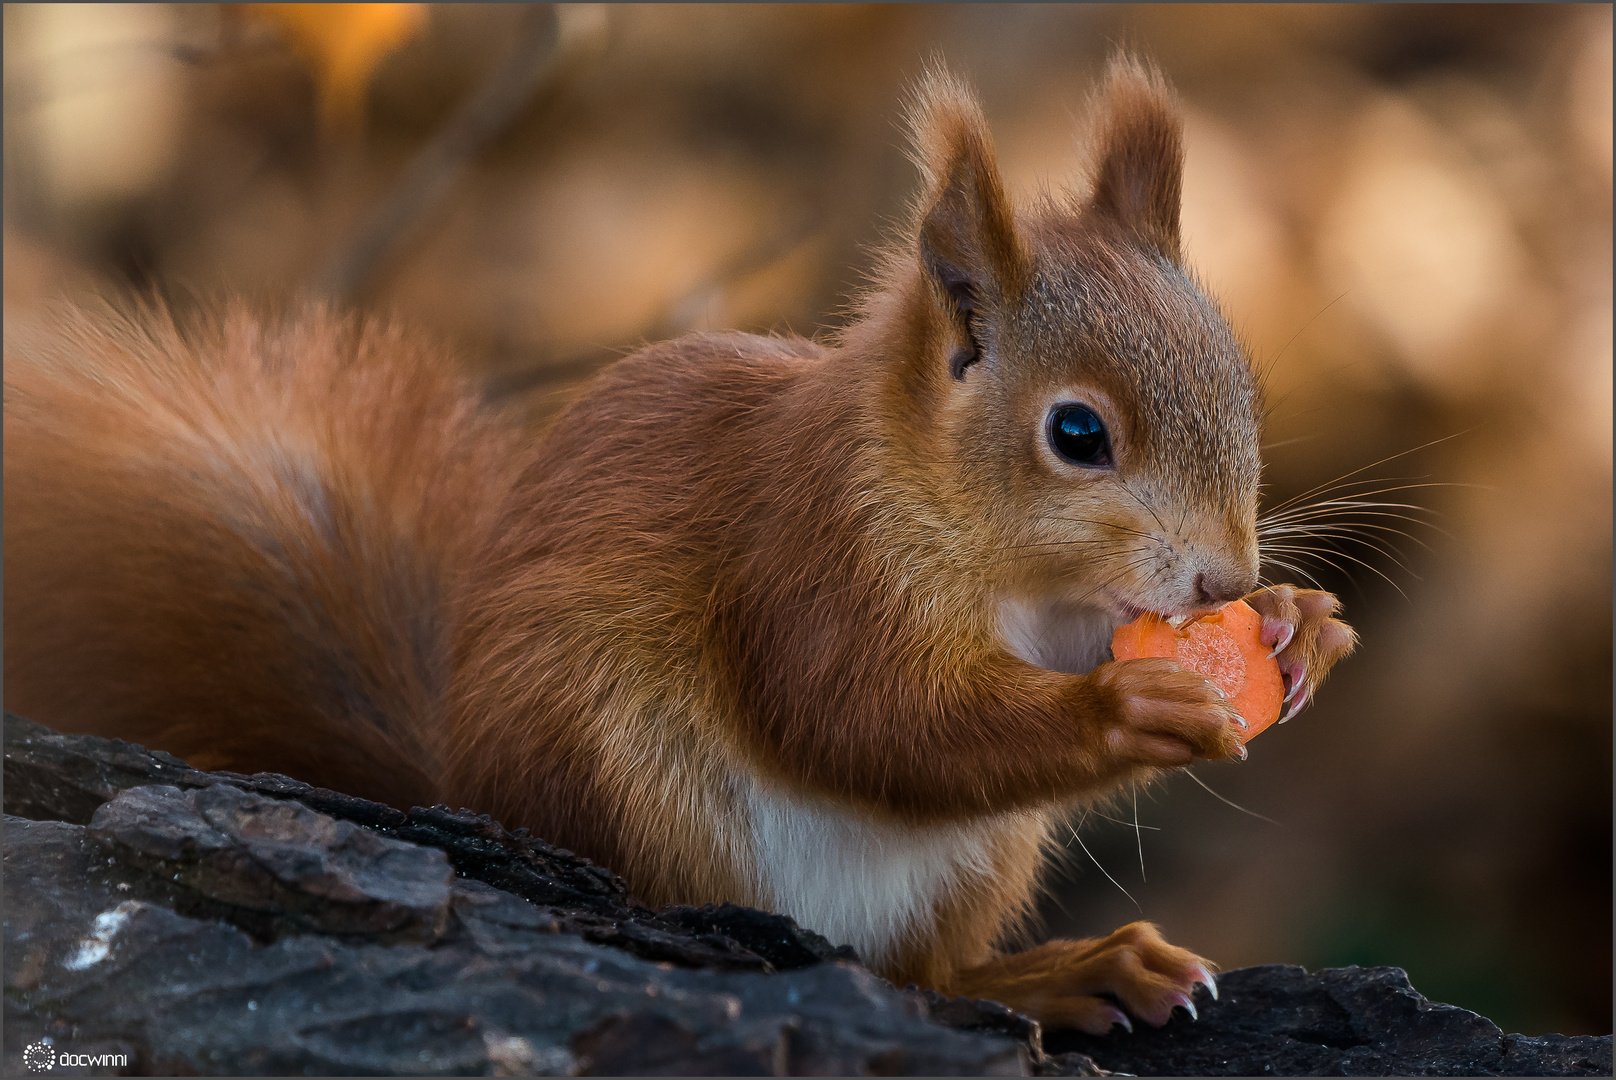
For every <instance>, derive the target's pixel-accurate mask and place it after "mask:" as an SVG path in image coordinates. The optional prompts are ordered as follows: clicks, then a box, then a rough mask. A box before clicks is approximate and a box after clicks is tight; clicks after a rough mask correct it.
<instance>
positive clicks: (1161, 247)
mask: <svg viewBox="0 0 1616 1080" xmlns="http://www.w3.org/2000/svg"><path fill="white" fill-rule="evenodd" d="M1092 115H1093V118H1094V140H1095V141H1094V154H1093V161H1094V165H1093V169H1094V175H1093V181H1094V184H1093V194H1092V195H1091V196H1090V200H1089V205H1090V208H1091V210H1093V211H1094V212H1096V213H1099V214H1103V215H1105V216H1107V217H1110V218H1112V219H1113V220H1115V221H1116V222H1117V223H1118V224H1119V225H1121V226H1122V227H1123V228H1124V229H1126V230H1127V231H1128V232H1130V233H1132V234H1133V235H1134V236H1135V237H1137V238H1138V239H1139V241H1140V242H1141V243H1143V244H1145V245H1146V246H1148V247H1151V248H1154V249H1155V250H1157V251H1159V252H1161V253H1162V254H1163V255H1165V256H1167V257H1168V258H1169V259H1172V260H1173V261H1174V262H1178V261H1179V260H1180V255H1179V242H1178V238H1179V229H1178V210H1179V202H1180V199H1181V196H1182V192H1183V186H1184V138H1183V122H1182V121H1181V120H1180V119H1179V107H1178V99H1177V97H1176V96H1175V95H1174V93H1173V91H1172V89H1171V88H1170V87H1169V86H1168V85H1167V82H1166V80H1165V79H1163V78H1162V76H1161V73H1160V72H1159V71H1157V70H1156V69H1155V68H1154V67H1149V66H1147V65H1145V64H1142V63H1140V62H1139V61H1138V60H1136V59H1134V58H1132V57H1129V56H1126V55H1118V56H1115V57H1113V58H1112V59H1111V63H1110V65H1109V68H1108V70H1107V72H1106V80H1105V85H1104V86H1103V88H1102V89H1101V91H1100V93H1099V94H1098V96H1097V98H1096V100H1095V103H1094V106H1093V113H1092Z"/></svg>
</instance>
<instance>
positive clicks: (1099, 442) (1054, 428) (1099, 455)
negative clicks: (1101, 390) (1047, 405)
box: [1049, 405, 1111, 469]
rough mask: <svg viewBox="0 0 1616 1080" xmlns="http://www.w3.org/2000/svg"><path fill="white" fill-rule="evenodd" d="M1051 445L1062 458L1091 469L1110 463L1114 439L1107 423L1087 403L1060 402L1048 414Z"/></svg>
mask: <svg viewBox="0 0 1616 1080" xmlns="http://www.w3.org/2000/svg"><path fill="white" fill-rule="evenodd" d="M1049 445H1050V446H1052V447H1054V448H1055V453H1057V454H1059V455H1060V457H1061V460H1063V461H1067V462H1070V463H1071V464H1073V465H1087V466H1088V467H1089V468H1092V469H1103V468H1109V467H1110V465H1111V440H1110V438H1109V437H1108V436H1107V435H1106V433H1105V425H1104V424H1102V423H1100V418H1099V417H1098V416H1095V415H1094V410H1092V409H1090V408H1088V407H1087V406H1086V405H1057V406H1055V411H1054V412H1052V413H1050V414H1049Z"/></svg>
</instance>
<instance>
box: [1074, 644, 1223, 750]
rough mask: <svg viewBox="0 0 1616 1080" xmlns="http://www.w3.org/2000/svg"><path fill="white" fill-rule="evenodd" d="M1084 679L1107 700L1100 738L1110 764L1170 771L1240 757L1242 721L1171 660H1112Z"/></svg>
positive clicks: (1201, 679)
mask: <svg viewBox="0 0 1616 1080" xmlns="http://www.w3.org/2000/svg"><path fill="white" fill-rule="evenodd" d="M1089 678H1090V680H1092V684H1093V686H1094V687H1095V688H1096V689H1097V690H1099V691H1100V692H1101V693H1103V694H1105V695H1107V696H1108V697H1109V698H1110V699H1111V702H1110V703H1111V706H1112V707H1111V708H1110V709H1108V710H1107V711H1106V713H1107V717H1108V720H1109V723H1107V725H1106V727H1105V730H1104V733H1103V736H1102V738H1103V740H1104V741H1103V745H1104V751H1105V753H1106V754H1107V755H1108V756H1110V757H1112V758H1113V759H1118V760H1121V761H1124V762H1126V763H1128V764H1130V765H1146V766H1152V767H1155V768H1162V769H1171V768H1177V767H1178V766H1180V765H1188V764H1190V763H1191V762H1192V761H1194V759H1196V758H1219V757H1228V756H1230V755H1233V756H1234V757H1240V758H1243V757H1245V752H1244V750H1243V749H1242V747H1241V745H1240V737H1239V735H1240V731H1242V730H1244V729H1245V727H1246V726H1247V725H1246V721H1245V720H1244V719H1243V718H1242V717H1241V716H1240V714H1239V713H1237V712H1236V711H1235V709H1234V706H1233V705H1231V704H1230V703H1229V700H1228V699H1227V698H1225V697H1224V696H1223V695H1222V694H1221V693H1220V692H1219V691H1218V688H1217V687H1216V686H1214V685H1213V684H1212V683H1211V682H1210V681H1209V680H1208V679H1206V678H1204V677H1203V676H1201V675H1198V674H1196V673H1195V672H1193V671H1189V670H1187V669H1185V668H1183V667H1180V666H1179V665H1178V664H1177V663H1175V662H1174V661H1172V660H1166V659H1162V658H1160V657H1146V658H1143V659H1139V660H1117V661H1113V662H1112V663H1109V664H1101V665H1100V666H1099V667H1097V668H1095V669H1094V671H1093V672H1092V673H1091V674H1090V675H1089Z"/></svg>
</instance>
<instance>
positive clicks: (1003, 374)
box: [888, 59, 1261, 621]
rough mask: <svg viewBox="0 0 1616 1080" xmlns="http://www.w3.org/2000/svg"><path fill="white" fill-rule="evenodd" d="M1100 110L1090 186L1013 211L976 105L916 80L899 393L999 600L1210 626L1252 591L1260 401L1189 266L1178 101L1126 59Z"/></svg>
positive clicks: (930, 80)
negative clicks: (916, 181) (915, 190)
mask: <svg viewBox="0 0 1616 1080" xmlns="http://www.w3.org/2000/svg"><path fill="white" fill-rule="evenodd" d="M1094 107H1095V115H1094V122H1095V123H1094V131H1095V141H1094V152H1093V161H1092V172H1091V176H1090V180H1091V183H1090V184H1089V185H1088V189H1087V190H1086V191H1085V192H1084V193H1083V194H1081V195H1077V194H1072V195H1066V196H1062V197H1052V196H1046V197H1045V198H1043V199H1042V200H1041V201H1040V202H1039V203H1038V204H1037V205H1036V206H1034V207H1032V208H1031V209H1029V210H1027V211H1025V212H1023V213H1019V214H1018V213H1017V212H1016V211H1015V210H1014V209H1013V208H1012V206H1011V204H1010V202H1009V200H1008V199H1007V197H1006V195H1005V191H1004V186H1003V182H1002V180H1001V179H1000V175H999V170H998V165H997V162H996V160H995V157H994V152H993V147H992V143H991V140H990V138H989V135H988V131H987V126H986V122H985V121H984V119H983V117H982V112H981V109H980V108H979V107H978V105H977V104H976V102H975V100H974V99H973V98H972V96H971V95H970V93H969V91H967V90H966V89H965V88H964V87H963V86H961V85H960V84H959V83H958V82H956V81H955V80H953V79H952V78H950V77H948V76H946V75H943V74H937V73H934V74H932V75H929V76H928V77H927V78H926V79H925V80H924V81H923V82H922V85H921V87H920V90H919V93H918V95H917V102H916V105H915V107H914V109H913V111H912V113H911V122H912V124H913V130H914V140H915V148H916V157H917V159H918V160H919V163H920V165H921V167H922V170H923V172H924V174H925V179H926V186H925V190H924V194H923V197H922V201H921V203H920V204H919V207H918V209H917V214H916V221H915V228H914V233H913V247H912V248H910V249H909V252H908V254H907V255H906V256H905V257H906V258H908V259H909V260H910V263H909V267H910V269H909V272H908V275H907V276H908V278H909V280H911V281H915V280H918V282H919V287H918V288H916V289H914V290H913V291H912V292H910V293H909V298H908V302H907V305H906V310H905V313H904V315H903V320H904V324H905V327H906V335H905V336H906V338H907V340H909V341H911V342H913V343H914V344H915V346H916V347H915V348H914V349H913V350H912V351H911V352H910V355H908V356H906V357H904V358H903V359H902V361H901V362H900V363H899V365H898V368H897V369H895V370H894V371H893V374H894V375H896V378H895V379H894V380H893V381H892V383H891V384H890V385H889V391H890V392H891V393H892V394H895V395H897V396H898V397H900V398H901V399H902V402H901V408H900V409H898V410H895V411H897V412H899V413H900V414H901V415H902V417H903V420H902V423H901V426H902V428H903V429H904V430H903V432H902V435H901V438H902V440H903V441H904V443H906V444H907V445H908V446H909V447H911V448H913V451H914V456H915V457H916V458H917V459H919V460H923V461H927V462H930V463H931V464H930V466H928V467H927V468H926V469H925V470H924V471H925V472H926V473H928V474H929V476H930V478H931V479H930V480H929V482H928V484H927V486H928V488H929V489H930V490H931V491H933V492H935V493H936V495H937V496H938V497H939V498H941V499H944V500H951V501H953V502H954V503H955V506H954V508H953V512H952V513H950V514H949V515H948V516H949V517H950V518H952V519H953V520H955V521H959V522H964V523H965V524H963V525H962V526H961V527H963V528H966V529H969V530H970V531H971V533H972V534H973V543H972V544H971V545H970V547H971V548H973V549H976V550H981V551H986V552H989V553H991V554H990V555H989V556H988V559H987V561H986V563H985V565H984V566H983V567H982V568H981V569H982V570H983V572H984V573H986V574H987V575H989V576H990V577H991V578H993V579H995V582H996V584H998V585H1000V586H1002V587H1003V588H1005V589H1007V590H1009V591H1010V592H1011V593H1014V594H1017V595H1019V596H1021V597H1023V598H1025V599H1027V600H1034V601H1042V602H1060V603H1067V604H1074V605H1080V606H1083V607H1088V608H1095V609H1099V610H1103V611H1105V612H1108V613H1110V615H1112V616H1114V617H1115V618H1116V619H1117V620H1119V621H1126V620H1127V619H1130V618H1132V617H1134V616H1136V615H1138V614H1139V613H1140V612H1142V611H1156V612H1161V613H1164V614H1168V615H1174V614H1189V613H1192V612H1204V611H1207V610H1210V609H1211V608H1214V607H1217V606H1218V605H1221V604H1223V603H1225V602H1227V601H1228V600H1231V599H1234V598H1236V597H1239V596H1242V595H1244V594H1245V593H1247V592H1249V591H1250V590H1251V589H1253V588H1255V587H1256V583H1257V546H1256V512H1257V489H1258V475H1259V471H1260V467H1261V465H1260V460H1259V452H1258V438H1259V404H1258V393H1257V388H1256V385H1255V380H1254V377H1253V374H1252V370H1251V364H1250V361H1249V359H1248V357H1247V356H1246V354H1245V351H1244V350H1243V349H1242V348H1241V346H1240V345H1239V343H1238V342H1237V341H1236V340H1235V337H1234V335H1233V333H1232V332H1231V331H1230V329H1229V326H1228V324H1227V322H1226V321H1225V320H1224V318H1223V316H1222V314H1221V313H1220V312H1219V310H1218V308H1217V306H1216V305H1215V304H1214V303H1213V302H1212V301H1211V300H1209V299H1208V298H1207V297H1206V296H1205V294H1204V293H1203V292H1202V291H1201V289H1200V288H1199V287H1198V286H1197V284H1196V282H1195V280H1194V279H1193V277H1192V276H1191V275H1190V273H1189V272H1188V271H1187V270H1186V268H1185V266H1184V264H1183V261H1182V255H1181V253H1180V247H1179V192H1180V187H1181V180H1182V175H1183V151H1182V144H1181V127H1180V121H1179V118H1178V111H1177V108H1176V106H1175V102H1174V99H1173V96H1172V93H1171V91H1170V90H1169V89H1168V88H1167V86H1166V84H1165V83H1164V82H1163V81H1162V79H1161V77H1160V76H1159V75H1157V74H1156V73H1155V72H1153V71H1151V70H1149V69H1147V68H1145V67H1143V66H1142V65H1140V64H1138V63H1137V62H1134V61H1131V60H1128V59H1118V60H1114V61H1113V62H1112V64H1111V67H1110V70H1109V72H1108V76H1107V79H1106V82H1105V84H1104V86H1103V88H1102V90H1101V92H1100V93H1099V95H1098V96H1097V98H1096V101H1095V106H1094ZM917 269H918V275H917V274H916V272H915V271H916V270H917ZM888 400H889V402H890V401H891V399H890V398H889V399H888ZM956 481H957V483H956Z"/></svg>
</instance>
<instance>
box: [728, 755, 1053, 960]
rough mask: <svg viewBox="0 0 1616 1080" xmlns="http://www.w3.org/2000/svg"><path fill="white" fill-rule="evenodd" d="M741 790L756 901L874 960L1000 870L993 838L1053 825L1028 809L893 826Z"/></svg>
mask: <svg viewBox="0 0 1616 1080" xmlns="http://www.w3.org/2000/svg"><path fill="white" fill-rule="evenodd" d="M742 787H743V788H744V790H745V791H746V799H745V804H746V806H747V809H748V811H749V813H748V816H749V818H750V825H751V830H750V831H751V835H750V837H749V839H750V841H751V844H750V846H751V848H752V853H753V861H752V865H753V867H754V873H755V875H756V882H755V887H756V889H757V893H758V897H757V901H758V903H759V904H761V905H762V906H764V907H766V908H768V909H770V910H772V911H777V912H779V913H781V914H783V915H789V916H790V917H791V918H793V919H795V920H796V921H797V923H798V924H799V925H801V926H804V927H807V928H808V929H810V930H813V931H816V932H817V933H820V934H823V935H824V936H825V937H827V938H829V939H830V940H831V941H832V942H833V943H835V944H847V945H851V946H853V948H854V949H856V950H857V951H858V954H859V957H860V959H862V960H863V961H864V962H865V963H867V964H875V965H879V964H880V963H881V962H882V961H883V960H885V959H887V958H888V957H889V956H890V955H891V953H892V952H893V950H894V948H895V947H896V946H897V945H898V944H899V943H900V942H901V941H902V940H903V938H904V937H906V936H907V935H908V934H910V933H911V932H913V931H922V932H924V931H925V930H927V929H929V927H930V925H931V922H932V920H933V919H934V918H935V916H936V910H937V906H938V904H939V902H940V901H941V900H942V899H943V898H945V897H946V896H948V895H949V893H950V892H951V891H952V890H953V889H954V888H956V887H957V886H958V885H959V884H961V883H963V882H965V881H967V880H969V879H970V878H972V877H987V876H990V875H992V874H993V873H994V868H993V858H992V853H993V846H994V840H995V839H997V838H998V837H1001V836H1005V835H1026V834H1027V833H1029V832H1031V833H1034V834H1036V835H1039V836H1041V835H1042V834H1043V832H1044V830H1045V828H1046V823H1045V819H1044V817H1043V815H1041V814H1038V813H1036V812H1027V811H1024V812H1019V813H1011V814H998V815H994V816H992V817H985V818H979V819H977V820H975V821H973V822H970V823H966V824H958V825H933V826H906V825H896V824H888V823H884V822H875V821H871V820H870V819H868V818H866V817H863V816H861V815H858V814H855V813H852V812H850V811H847V810H843V809H842V808H840V807H838V806H835V805H833V804H831V803H829V802H826V801H823V800H820V799H815V798H812V797H810V796H803V795H797V794H794V793H788V792H785V791H783V790H781V789H779V788H776V787H767V786H764V785H762V784H760V783H757V782H751V781H748V782H746V783H744V784H743V785H742Z"/></svg>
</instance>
